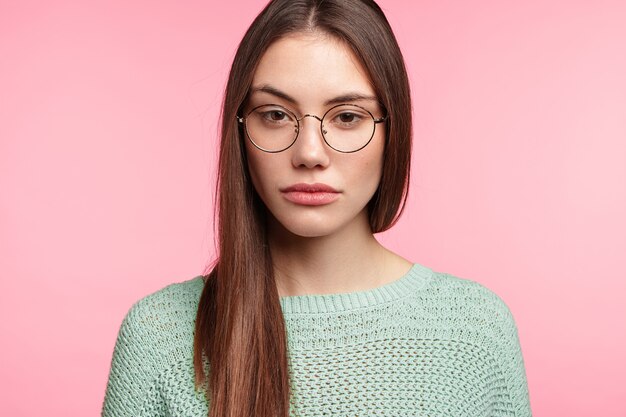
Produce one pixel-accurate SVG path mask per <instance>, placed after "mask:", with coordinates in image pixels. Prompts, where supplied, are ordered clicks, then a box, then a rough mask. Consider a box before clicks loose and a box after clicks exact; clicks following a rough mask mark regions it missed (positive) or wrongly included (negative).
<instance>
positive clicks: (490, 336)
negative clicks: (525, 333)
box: [477, 286, 532, 417]
mask: <svg viewBox="0 0 626 417" xmlns="http://www.w3.org/2000/svg"><path fill="white" fill-rule="evenodd" d="M477 289H478V290H479V291H481V292H483V296H484V297H485V299H486V301H487V302H486V303H485V305H484V306H483V309H484V310H483V313H485V315H484V316H483V317H484V319H485V324H486V326H485V327H486V328H487V329H488V330H487V335H486V339H485V341H484V342H485V343H486V348H487V349H489V350H490V351H491V352H493V355H494V356H495V360H496V364H497V367H498V369H499V372H498V373H499V374H500V377H501V378H502V379H503V384H502V385H503V386H505V387H506V392H504V391H503V392H498V393H496V395H495V400H496V401H495V403H496V405H497V412H496V414H497V415H513V416H520V417H529V416H531V415H532V413H531V408H530V400H529V394H528V384H527V379H526V371H525V366H524V359H523V356H522V350H521V346H520V341H519V336H518V330H517V325H516V323H515V320H514V318H513V314H512V313H511V310H510V309H509V307H508V306H507V305H506V304H505V302H504V301H503V300H502V299H501V298H500V297H498V296H497V295H496V294H495V293H493V292H491V291H490V290H488V289H486V288H484V287H482V286H477Z"/></svg>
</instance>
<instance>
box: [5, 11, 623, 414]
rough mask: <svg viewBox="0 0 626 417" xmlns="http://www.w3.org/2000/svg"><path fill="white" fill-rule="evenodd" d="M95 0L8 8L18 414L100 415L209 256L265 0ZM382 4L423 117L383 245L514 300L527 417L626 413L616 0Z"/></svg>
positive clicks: (9, 244)
mask: <svg viewBox="0 0 626 417" xmlns="http://www.w3.org/2000/svg"><path fill="white" fill-rule="evenodd" d="M31 3H32V4H31ZM86 3H87V2H84V1H78V0H75V1H70V0H59V1H55V2H34V1H32V0H27V1H19V2H17V1H9V0H2V2H1V3H0V277H1V280H0V317H1V322H0V335H1V338H2V342H1V343H0V352H1V354H0V369H1V372H0V396H1V397H2V400H1V401H0V408H1V409H0V414H1V415H4V416H13V417H15V416H35V415H48V416H87V415H98V414H99V412H100V407H101V402H102V399H103V394H104V388H105V384H106V379H107V375H108V370H109V365H110V360H111V353H112V349H113V345H114V343H115V336H116V334H117V330H118V328H119V325H120V322H121V320H122V318H123V316H124V315H125V313H126V311H127V310H128V308H129V307H130V306H131V304H132V303H133V302H134V301H136V300H137V299H139V298H140V297H142V296H144V295H146V294H148V293H150V292H153V291H156V290H157V289H159V288H161V287H163V286H165V285H166V284H168V283H171V282H175V281H183V280H186V279H189V278H191V277H193V276H194V275H197V274H199V273H201V272H202V270H203V267H204V265H205V264H206V263H207V262H208V261H209V260H210V259H211V254H212V252H213V230H212V225H211V215H212V196H211V194H212V187H213V185H212V184H213V180H214V175H213V169H214V163H215V151H214V150H215V137H216V125H217V123H216V122H217V116H218V106H219V103H220V98H221V91H222V88H223V85H224V81H225V74H226V71H227V69H228V65H229V63H230V60H231V58H232V56H233V52H234V49H235V47H236V44H237V43H238V41H239V39H240V37H241V36H242V34H243V31H244V30H245V28H246V27H247V25H248V24H249V23H250V21H251V19H252V18H253V16H254V15H255V14H256V13H257V12H258V11H259V10H260V8H261V6H262V4H263V3H264V0H255V1H243V0H233V1H228V2H209V1H204V2H198V1H188V2H179V3H175V2H154V1H132V2H129V1H119V0H118V1H99V2H95V1H92V2H89V3H91V5H89V6H87V5H86ZM380 3H381V5H382V7H383V8H384V9H385V11H386V12H387V13H388V17H389V19H390V21H391V23H392V25H393V27H394V28H395V30H396V33H397V36H398V38H399V41H400V43H401V46H402V48H403V50H404V53H405V56H406V59H407V63H408V66H409V71H410V76H411V80H412V83H413V93H414V99H415V112H414V114H415V123H416V129H415V141H414V143H415V146H414V149H415V154H414V159H413V164H414V165H413V166H414V170H413V179H412V182H413V186H412V191H411V198H410V203H409V208H408V211H407V212H406V213H405V215H404V217H403V218H402V220H401V222H400V223H399V224H398V225H397V226H396V227H395V228H394V229H393V230H392V231H390V232H388V233H387V234H385V235H384V236H382V237H381V239H382V240H383V241H384V242H386V243H387V244H388V245H389V246H390V247H391V248H393V249H395V250H396V251H398V252H400V253H401V254H403V255H404V256H406V257H408V258H410V259H412V260H414V261H416V262H419V263H422V264H424V265H427V266H430V267H432V268H433V269H436V270H439V271H445V272H449V273H452V274H455V275H458V276H461V277H464V278H469V279H472V280H475V281H478V282H481V283H483V284H484V285H486V286H487V287H489V288H491V289H493V290H494V291H495V292H496V293H498V294H499V295H500V296H501V297H502V298H503V299H504V300H505V301H506V302H507V304H508V305H509V306H510V308H511V310H512V311H513V313H514V315H515V317H516V319H517V323H518V327H519V332H520V338H521V342H522V349H523V353H524V357H525V361H526V366H527V373H528V379H529V385H530V393H531V403H532V407H533V410H534V413H535V415H537V416H570V417H575V416H589V415H602V416H607V417H608V416H615V417H617V416H624V415H626V405H625V404H624V401H623V399H624V398H625V397H626V381H625V377H624V375H626V361H625V360H624V359H623V354H624V352H625V351H626V331H625V330H626V329H625V324H624V317H626V303H625V302H624V296H625V295H626V279H625V278H626V268H625V267H624V260H625V259H626V256H625V255H626V216H625V213H626V112H625V109H626V77H625V74H626V54H625V53H624V45H625V44H626V25H625V24H624V22H625V21H626V3H625V2H623V1H620V0H616V1H598V0H596V1H593V2H592V1H582V0H580V1H564V0H552V1H545V0H532V1H525V2H517V1H488V0H474V1H471V2H456V1H450V0H447V1H429V2H426V1H412V2H409V1H399V0H398V1H394V0H386V1H384V0H381V1H380Z"/></svg>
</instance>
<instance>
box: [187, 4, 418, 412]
mask: <svg viewBox="0 0 626 417" xmlns="http://www.w3.org/2000/svg"><path fill="white" fill-rule="evenodd" d="M298 32H318V33H324V34H327V35H330V36H332V37H334V38H336V39H338V40H341V41H343V42H345V43H346V44H347V45H348V46H349V47H350V48H351V49H352V50H353V52H354V53H355V55H356V56H357V57H358V58H359V59H360V60H361V62H362V64H363V67H364V68H365V69H366V71H367V73H368V75H369V77H370V80H371V82H372V85H373V87H374V90H375V92H376V94H377V95H378V97H379V100H380V102H381V103H382V104H383V106H384V107H385V109H386V111H387V114H388V115H389V116H388V120H387V122H386V130H385V131H386V142H385V151H384V152H385V154H384V158H383V170H382V176H381V180H380V184H379V186H378V189H377V191H376V192H375V194H374V196H373V197H372V199H371V200H370V202H369V203H368V212H369V222H370V226H371V230H372V232H373V233H377V232H381V231H384V230H386V229H388V228H389V227H391V226H392V225H393V224H394V223H395V222H396V220H397V219H398V217H399V216H400V214H401V212H402V210H403V208H404V204H405V201H406V197H407V192H408V184H409V167H410V159H411V98H410V91H409V84H408V79H407V74H406V69H405V66H404V60H403V58H402V54H401V53H400V49H399V47H398V44H397V42H396V39H395V37H394V35H393V32H392V30H391V27H390V26H389V23H388V22H387V19H386V18H385V15H384V14H383V12H382V10H381V9H380V8H379V6H378V5H377V4H376V3H375V2H373V1H371V0H275V1H271V2H270V3H269V4H268V5H267V6H266V7H265V9H264V10H263V11H262V12H261V13H260V14H259V15H258V16H257V18H256V19H255V20H254V22H253V23H252V25H251V26H250V28H249V29H248V31H247V32H246V34H245V36H244V37H243V39H242V41H241V43H240V44H239V47H238V49H237V53H236V55H235V58H234V61H233V64H232V67H231V70H230V75H229V78H228V83H227V86H226V91H225V96H224V102H223V108H222V115H221V148H220V155H219V168H218V169H219V171H218V177H217V189H216V193H217V222H218V227H217V240H218V251H219V255H218V260H217V262H216V264H215V266H214V267H212V269H211V270H210V272H209V273H208V276H207V277H206V283H205V286H204V290H203V292H202V296H201V298H200V304H199V307H198V313H197V317H196V327H195V339H194V367H195V372H196V381H195V382H196V388H204V389H205V390H206V395H207V398H208V401H209V404H210V408H209V417H218V416H219V417H235V416H236V417H243V416H245V417H248V416H255V417H270V416H272V417H287V416H288V415H289V406H290V389H289V369H288V368H289V363H288V357H287V336H286V331H285V322H284V319H283V315H282V309H281V306H280V301H279V296H278V290H277V288H276V283H275V281H274V273H273V267H272V261H271V257H270V252H269V248H268V245H267V240H266V230H265V227H266V226H265V217H266V214H265V213H266V211H265V207H264V205H263V203H262V202H261V201H260V199H259V197H258V196H257V194H256V192H255V191H254V188H253V186H252V182H251V180H250V177H249V173H248V168H247V163H246V153H245V143H244V141H243V136H242V132H241V131H240V128H239V126H238V123H237V122H236V118H235V117H236V115H237V114H238V112H239V111H240V110H241V109H242V107H243V106H244V105H245V101H246V97H247V95H248V91H249V88H250V86H251V83H252V78H253V76H254V72H255V69H256V67H257V65H258V63H259V60H260V59H261V57H262V55H263V53H264V52H265V51H266V50H267V48H268V47H269V45H270V44H272V43H273V42H274V41H276V40H277V39H279V38H281V37H283V36H286V35H288V34H293V33H298Z"/></svg>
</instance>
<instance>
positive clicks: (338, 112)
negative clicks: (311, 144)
mask: <svg viewBox="0 0 626 417" xmlns="http://www.w3.org/2000/svg"><path fill="white" fill-rule="evenodd" d="M305 117H313V118H315V119H317V120H319V121H320V130H321V132H322V137H323V138H324V142H326V144H327V145H328V146H330V147H331V148H332V149H334V150H336V151H337V152H342V153H352V152H356V151H359V150H361V149H363V148H364V147H366V146H367V144H368V143H370V141H371V140H372V138H373V137H374V133H375V132H376V125H377V124H378V123H382V122H384V121H385V120H386V119H387V115H385V116H384V117H381V118H378V119H377V118H375V117H374V116H373V115H372V113H371V112H370V111H369V110H367V109H366V108H364V107H361V106H359V105H356V104H338V105H336V106H333V107H331V108H330V109H328V110H327V111H326V113H324V115H323V116H322V117H321V118H320V117H318V116H316V115H314V114H305V115H304V116H302V117H300V118H298V117H296V115H295V114H294V113H293V112H292V111H291V110H289V109H287V108H285V107H283V106H280V105H278V104H264V105H262V106H257V107H255V108H253V109H252V110H250V112H248V114H247V115H246V116H245V117H240V116H237V121H238V122H239V123H242V124H243V125H244V128H245V131H246V136H248V139H249V140H250V142H252V144H253V145H254V146H256V147H257V148H259V149H260V150H262V151H265V152H270V153H276V152H282V151H284V150H286V149H288V148H289V147H291V145H293V144H294V143H295V142H296V139H297V138H298V133H299V132H300V122H301V121H302V120H303V119H304V118H305Z"/></svg>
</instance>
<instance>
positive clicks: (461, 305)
mask: <svg viewBox="0 0 626 417" xmlns="http://www.w3.org/2000/svg"><path fill="white" fill-rule="evenodd" d="M423 291H424V293H425V296H426V298H427V299H428V300H430V301H431V302H433V303H435V304H437V305H441V306H445V307H447V308H449V309H455V310H456V311H457V313H459V314H460V315H463V316H466V317H468V316H469V317H471V316H475V315H479V316H486V317H489V318H491V319H492V320H496V321H502V322H511V321H513V315H512V313H511V310H510V309H509V307H508V305H507V304H506V303H505V301H504V300H503V299H502V298H501V297H500V296H498V295H497V294H496V293H495V292H494V291H492V290H491V289H489V288H487V287H486V286H484V285H483V284H480V283H478V282H476V281H473V280H471V279H467V278H463V277H458V276H454V275H451V274H449V273H446V272H436V271H433V273H432V274H431V276H430V279H429V280H428V282H427V283H426V285H425V286H424V287H423Z"/></svg>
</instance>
